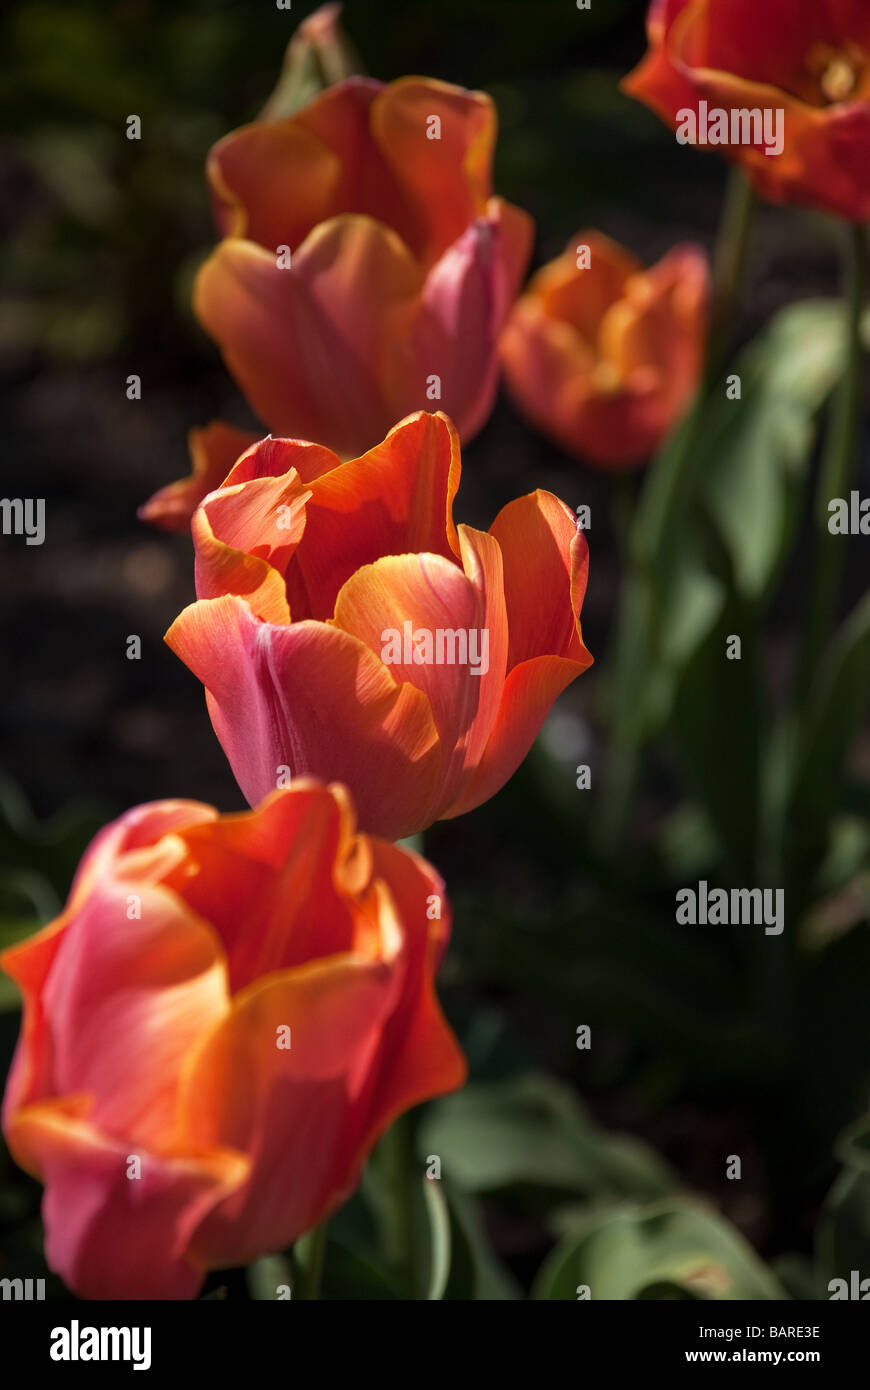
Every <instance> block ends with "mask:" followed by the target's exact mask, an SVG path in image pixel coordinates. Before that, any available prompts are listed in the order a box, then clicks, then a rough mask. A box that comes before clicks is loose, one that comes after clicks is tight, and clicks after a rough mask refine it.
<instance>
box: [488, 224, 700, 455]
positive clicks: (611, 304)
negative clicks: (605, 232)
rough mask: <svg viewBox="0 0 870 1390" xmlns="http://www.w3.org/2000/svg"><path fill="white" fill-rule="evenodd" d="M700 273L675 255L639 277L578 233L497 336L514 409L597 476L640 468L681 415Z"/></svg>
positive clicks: (695, 255) (694, 351)
mask: <svg viewBox="0 0 870 1390" xmlns="http://www.w3.org/2000/svg"><path fill="white" fill-rule="evenodd" d="M708 300H709V274H708V269H707V262H706V258H705V256H704V253H703V251H702V250H701V249H700V248H699V247H696V246H690V245H686V246H677V247H675V248H674V249H673V250H672V251H670V252H669V253H668V254H667V255H666V256H665V257H664V258H663V259H662V260H661V261H659V262H658V264H657V265H655V266H653V267H652V269H650V270H644V269H643V267H642V265H641V263H640V262H639V261H638V260H636V259H635V257H634V256H631V255H630V254H629V253H628V252H627V251H625V250H623V248H622V247H621V246H617V245H616V243H615V242H613V241H610V240H609V238H607V237H605V236H602V235H601V234H600V233H597V232H580V233H578V235H577V236H576V237H575V238H573V239H572V241H571V242H570V243H569V245H568V247H567V249H566V250H565V251H564V253H563V254H562V255H561V256H560V257H558V259H557V260H555V261H551V262H550V263H549V264H548V265H545V266H544V267H543V269H542V270H539V271H538V273H537V275H535V276H534V277H533V279H532V281H531V283H530V285H529V288H528V290H527V292H526V293H525V294H524V295H523V296H522V297H521V298H520V299H519V300H518V301H517V303H516V305H515V306H514V309H513V312H512V314H511V316H510V319H509V321H508V325H507V328H506V329H505V332H504V335H503V337H502V343H501V352H502V360H503V363H504V368H505V377H506V380H507V384H508V387H509V390H510V392H511V395H512V396H513V398H514V399H515V401H516V403H517V405H518V406H519V408H520V409H521V410H522V411H523V413H524V414H525V415H526V416H527V417H528V418H529V420H531V421H532V423H533V424H534V425H535V426H536V427H537V428H538V429H539V430H540V431H541V432H542V433H543V434H546V435H548V436H549V437H551V438H552V439H554V440H555V441H556V442H557V443H558V444H560V445H561V447H562V448H564V449H566V450H567V451H568V452H569V453H570V454H574V455H576V456H577V457H579V458H581V459H584V460H586V461H587V462H589V463H592V464H596V465H598V466H600V467H602V468H614V469H616V468H627V467H632V466H634V465H636V464H639V463H641V462H643V461H644V460H645V459H646V458H648V457H649V455H650V454H651V453H652V452H653V451H654V450H655V449H656V448H657V446H658V445H659V443H660V442H661V441H662V439H663V438H664V437H665V435H666V434H667V433H668V432H669V431H670V430H671V428H672V427H673V425H674V424H675V423H676V421H677V420H679V418H680V416H681V415H682V414H683V412H684V410H685V408H686V406H687V404H688V402H689V400H690V399H691V397H692V395H693V393H694V391H695V388H696V386H697V384H698V381H699V378H700V375H701V370H702V367H703V356H704V345H705V340H706V332H707V306H708Z"/></svg>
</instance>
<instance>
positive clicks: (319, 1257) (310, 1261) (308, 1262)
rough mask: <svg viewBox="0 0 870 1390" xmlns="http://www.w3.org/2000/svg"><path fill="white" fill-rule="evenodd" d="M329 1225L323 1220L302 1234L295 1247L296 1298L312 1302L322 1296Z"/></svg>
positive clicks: (294, 1284)
mask: <svg viewBox="0 0 870 1390" xmlns="http://www.w3.org/2000/svg"><path fill="white" fill-rule="evenodd" d="M328 1227H329V1222H328V1221H321V1223H320V1225H319V1226H315V1227H314V1229H313V1230H311V1231H308V1232H307V1233H306V1234H305V1235H304V1236H301V1237H300V1238H299V1240H297V1242H296V1244H295V1245H294V1247H293V1268H294V1270H295V1271H296V1278H295V1279H294V1281H293V1297H294V1299H302V1300H303V1302H306V1303H311V1302H313V1301H314V1300H316V1299H318V1298H319V1297H320V1287H321V1284H322V1283H323V1269H324V1266H325V1264H326V1238H327V1229H328Z"/></svg>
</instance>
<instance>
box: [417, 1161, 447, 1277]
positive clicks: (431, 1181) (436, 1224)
mask: <svg viewBox="0 0 870 1390" xmlns="http://www.w3.org/2000/svg"><path fill="white" fill-rule="evenodd" d="M423 1205H424V1207H425V1209H426V1216H427V1218H428V1220H427V1228H428V1231H427V1234H428V1241H427V1247H428V1266H429V1279H428V1284H427V1289H426V1298H427V1300H428V1301H429V1302H430V1303H432V1302H438V1301H439V1300H440V1299H442V1298H443V1297H444V1291H445V1289H446V1288H447V1280H448V1278H449V1276H450V1250H451V1237H450V1213H449V1211H448V1209H447V1202H446V1200H445V1198H444V1193H443V1192H442V1189H441V1183H440V1182H439V1181H438V1180H437V1179H435V1178H424V1179H423Z"/></svg>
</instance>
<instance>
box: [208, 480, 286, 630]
mask: <svg viewBox="0 0 870 1390" xmlns="http://www.w3.org/2000/svg"><path fill="white" fill-rule="evenodd" d="M310 496H311V493H310V492H309V491H308V490H307V489H306V488H305V487H304V486H303V484H302V481H301V479H300V477H299V474H298V473H297V472H296V470H295V469H291V471H290V472H289V473H287V474H285V475H284V477H282V478H274V477H265V478H253V479H251V480H250V481H249V482H246V483H236V484H235V485H232V486H228V487H225V488H222V489H221V490H220V491H219V492H217V493H214V494H212V495H210V496H209V497H207V498H206V500H205V502H204V503H203V504H202V506H201V507H200V508H199V509H198V511H197V513H196V516H195V517H194V519H193V526H192V528H191V529H192V533H193V543H194V546H195V549H196V567H195V574H196V593H197V597H198V598H201V599H207V598H219V597H220V596H221V595H222V594H238V595H239V596H240V597H241V598H244V599H246V600H247V602H248V604H249V606H250V608H251V610H252V611H253V612H254V613H256V614H257V616H258V617H260V618H263V619H264V620H265V621H266V622H275V623H288V622H289V621H290V610H289V608H288V607H287V591H286V588H285V586H284V579H283V573H282V572H283V570H284V568H285V567H286V565H288V564H289V562H290V557H291V556H292V554H293V551H294V550H295V549H296V546H297V545H298V544H299V541H300V540H301V539H302V535H303V532H304V530H305V504H306V502H307V501H308V498H309V497H310Z"/></svg>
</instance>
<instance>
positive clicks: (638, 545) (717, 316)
mask: <svg viewBox="0 0 870 1390" xmlns="http://www.w3.org/2000/svg"><path fill="white" fill-rule="evenodd" d="M754 206H755V198H754V195H753V192H752V188H751V185H750V184H749V183H748V181H747V180H746V178H745V177H744V175H743V174H742V173H741V171H740V170H739V169H736V168H735V169H733V170H732V171H731V175H730V177H729V181H728V189H727V193H726V197H725V203H724V205H723V209H722V218H721V222H720V226H719V234H718V237H717V243H716V251H715V253H714V259H713V312H712V322H711V327H710V336H709V341H708V347H707V362H706V367H705V371H704V376H703V379H702V381H701V384H700V387H699V389H698V392H697V395H696V397H695V401H694V404H693V406H692V408H691V410H690V411H689V414H688V416H687V417H686V419H685V420H684V421H683V423H682V424H681V425H680V427H679V429H678V431H677V433H676V435H675V436H674V438H673V439H672V441H671V443H670V444H669V445H668V446H667V447H666V448H665V449H664V450H663V451H662V452H661V453H660V454H659V455H658V458H657V459H656V460H655V462H654V463H653V465H652V467H651V468H650V470H649V473H648V474H647V478H646V483H645V486H644V489H643V493H642V495H641V498H640V502H639V504H638V508H637V514H636V518H635V524H634V527H633V534H632V537H631V547H630V556H629V570H628V573H627V575H626V577H625V581H624V587H623V592H622V599H621V603H620V612H619V616H618V619H617V628H616V637H615V641H614V658H613V677H612V684H611V708H612V710H613V714H612V720H611V742H610V748H609V750H608V766H607V782H606V786H605V793H604V803H603V807H602V816H601V821H600V837H601V848H602V849H603V850H604V851H605V853H608V854H612V853H613V852H614V851H615V849H616V848H617V846H618V845H619V844H620V843H621V842H622V839H623V836H624V834H625V829H626V825H627V823H628V817H629V809H630V806H631V801H632V797H633V795H634V788H635V785H636V783H637V779H638V761H639V751H640V739H639V738H638V736H637V735H636V733H635V732H633V730H632V727H631V725H632V721H633V719H634V717H635V711H636V706H637V702H638V700H639V699H640V698H641V695H640V692H641V691H642V690H643V688H644V683H645V682H646V681H648V679H649V675H650V668H651V665H652V663H653V662H654V660H655V651H654V643H653V640H652V639H653V636H654V630H655V625H656V620H657V615H656V612H655V583H654V580H655V565H656V562H657V557H658V556H659V555H660V554H663V553H665V552H666V550H667V545H668V540H669V537H673V536H674V535H675V534H676V532H677V530H678V525H679V522H680V519H681V517H682V514H683V512H684V511H685V508H686V506H687V505H688V502H689V499H690V494H691V490H692V489H691V475H692V470H693V468H694V467H695V466H696V464H697V460H698V456H699V450H698V449H697V447H696V446H697V442H698V438H699V436H700V433H701V429H702V425H703V421H704V416H705V411H706V405H707V399H708V396H709V394H710V391H711V390H712V389H713V388H714V386H715V385H716V383H717V381H718V379H719V376H720V373H721V370H722V365H723V363H724V361H725V359H726V356H727V353H728V348H729V345H730V339H731V331H732V323H733V318H734V310H735V307H736V304H737V300H738V296H739V288H740V284H741V280H742V276H743V269H744V265H745V261H746V250H747V245H748V241H749V230H750V227H751V225H752V213H753V209H754Z"/></svg>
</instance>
